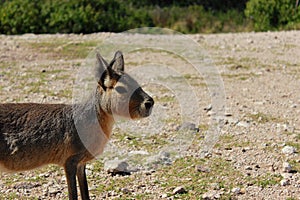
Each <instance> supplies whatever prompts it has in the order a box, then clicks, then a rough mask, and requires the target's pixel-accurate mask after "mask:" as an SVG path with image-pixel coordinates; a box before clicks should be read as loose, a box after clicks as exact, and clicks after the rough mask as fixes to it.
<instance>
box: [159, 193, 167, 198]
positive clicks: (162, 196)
mask: <svg viewBox="0 0 300 200" xmlns="http://www.w3.org/2000/svg"><path fill="white" fill-rule="evenodd" d="M160 197H161V198H167V197H168V194H166V193H164V194H162V195H161V196H160Z"/></svg>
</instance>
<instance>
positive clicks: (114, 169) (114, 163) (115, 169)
mask: <svg viewBox="0 0 300 200" xmlns="http://www.w3.org/2000/svg"><path fill="white" fill-rule="evenodd" d="M127 167H128V163H127V162H125V161H123V160H117V159H115V160H108V161H106V162H105V163H104V170H105V171H107V172H108V173H110V174H113V175H115V174H128V173H129V171H128V169H127Z"/></svg>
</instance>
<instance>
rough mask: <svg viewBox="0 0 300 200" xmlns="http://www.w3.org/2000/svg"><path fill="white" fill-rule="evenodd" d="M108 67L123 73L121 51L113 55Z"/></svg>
mask: <svg viewBox="0 0 300 200" xmlns="http://www.w3.org/2000/svg"><path fill="white" fill-rule="evenodd" d="M110 65H111V68H112V69H113V70H115V71H124V58H123V54H122V52H121V51H117V52H116V53H115V56H114V59H113V60H112V61H111V64H110Z"/></svg>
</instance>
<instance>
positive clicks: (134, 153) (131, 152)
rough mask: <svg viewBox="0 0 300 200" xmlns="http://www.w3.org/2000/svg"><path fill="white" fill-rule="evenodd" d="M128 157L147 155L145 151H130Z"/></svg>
mask: <svg viewBox="0 0 300 200" xmlns="http://www.w3.org/2000/svg"><path fill="white" fill-rule="evenodd" d="M128 155H130V156H132V155H149V153H148V152H147V151H130V152H129V153H128Z"/></svg>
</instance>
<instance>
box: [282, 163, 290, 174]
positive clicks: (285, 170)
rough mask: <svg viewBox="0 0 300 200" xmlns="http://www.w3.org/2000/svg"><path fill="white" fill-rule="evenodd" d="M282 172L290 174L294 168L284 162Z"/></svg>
mask: <svg viewBox="0 0 300 200" xmlns="http://www.w3.org/2000/svg"><path fill="white" fill-rule="evenodd" d="M282 171H283V172H288V173H290V172H292V166H291V165H290V163H288V162H283V163H282Z"/></svg>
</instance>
